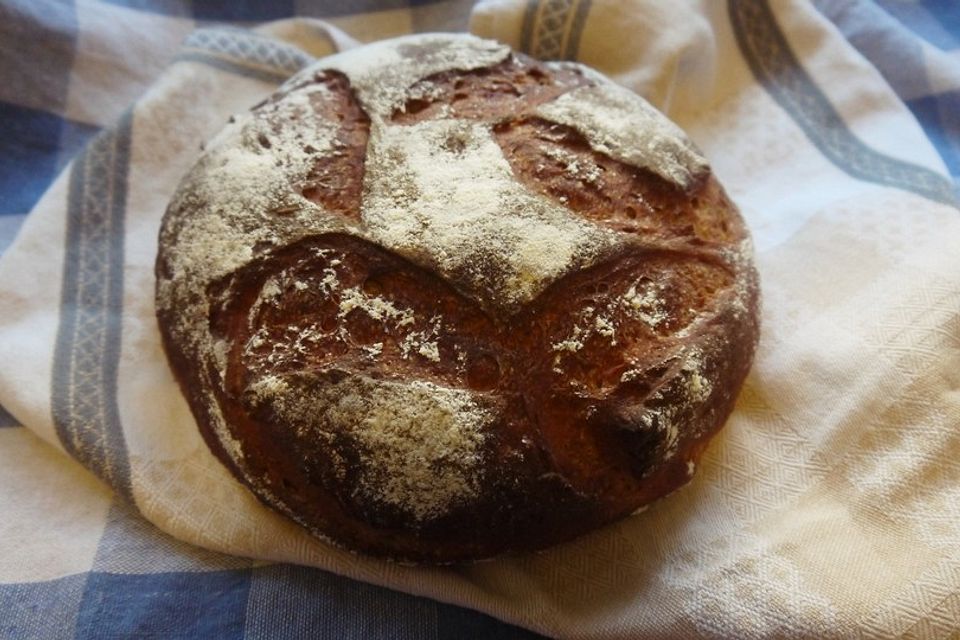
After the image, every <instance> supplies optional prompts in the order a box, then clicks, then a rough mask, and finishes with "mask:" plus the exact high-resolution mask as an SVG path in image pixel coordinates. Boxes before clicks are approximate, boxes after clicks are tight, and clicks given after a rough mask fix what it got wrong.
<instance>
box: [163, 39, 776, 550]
mask: <svg viewBox="0 0 960 640" xmlns="http://www.w3.org/2000/svg"><path fill="white" fill-rule="evenodd" d="M159 246H160V248H159V255H158V257H157V264H156V273H157V291H156V302H157V315H158V318H159V325H160V329H161V333H162V335H163V341H164V346H165V349H166V352H167V355H168V357H169V360H170V363H171V365H172V369H173V372H174V374H175V376H176V378H177V380H178V382H179V384H180V386H181V389H182V391H183V393H184V395H185V396H186V398H187V400H188V402H189V404H190V407H191V409H192V411H193V414H194V416H195V417H196V420H197V423H198V424H199V428H200V431H201V432H202V434H203V436H204V438H205V440H206V442H207V444H208V445H209V446H210V448H211V450H212V451H213V453H214V454H215V455H216V456H217V457H218V458H219V459H220V460H221V461H222V462H223V464H225V465H226V466H227V467H228V468H229V469H230V470H231V471H232V472H233V474H234V475H235V476H236V477H237V478H238V479H239V480H240V481H241V482H242V483H244V484H245V485H246V486H247V487H249V488H250V490H251V491H252V492H253V493H254V494H256V495H257V496H258V497H259V498H260V499H261V500H262V501H263V502H264V503H266V504H267V505H269V506H270V507H272V508H274V509H276V510H278V511H280V512H282V513H284V514H286V515H287V516H289V517H290V518H292V519H294V520H296V521H297V522H299V523H300V524H301V525H303V526H304V527H306V528H307V529H308V530H309V531H310V532H312V533H313V534H314V535H316V536H319V537H322V538H325V539H328V540H331V541H333V542H334V543H336V544H338V545H341V546H343V547H346V548H349V549H352V550H357V551H362V552H367V553H371V554H375V555H378V556H383V557H388V558H393V559H397V560H404V561H413V562H428V563H445V562H457V561H465V560H475V559H479V558H485V557H490V556H493V555H496V554H501V553H504V552H513V551H523V550H532V549H539V548H543V547H545V546H548V545H551V544H554V543H557V542H560V541H563V540H567V539H570V538H572V537H574V536H577V535H579V534H582V533H584V532H586V531H589V530H591V529H594V528H596V527H599V526H601V525H603V524H605V523H609V522H611V521H614V520H617V519H619V518H623V517H625V516H628V515H629V514H631V513H633V512H635V511H636V510H637V509H638V508H640V507H642V506H643V505H646V504H647V503H649V502H651V501H653V500H655V499H657V498H660V497H662V496H664V495H666V494H667V493H669V492H671V491H673V490H675V489H676V488H678V487H680V486H681V485H683V484H685V483H686V482H687V481H688V480H689V479H690V477H691V475H692V474H693V473H694V470H695V467H696V463H697V461H698V460H699V458H700V456H701V454H702V453H703V450H704V448H705V447H706V445H707V443H708V441H709V439H710V438H711V437H712V436H713V435H714V434H715V433H717V431H718V430H719V429H720V428H721V426H722V425H723V423H724V421H725V420H726V419H727V417H728V416H729V414H730V412H731V410H732V408H733V405H734V401H735V399H736V396H737V392H738V390H739V388H740V386H741V384H742V382H743V380H744V378H745V376H746V374H747V371H748V369H749V367H750V363H751V360H752V357H753V353H754V349H755V345H756V341H757V336H758V309H757V307H758V289H757V276H756V272H755V270H754V267H753V265H752V255H751V254H752V249H751V244H750V239H749V235H748V232H747V230H746V228H745V227H744V224H743V221H742V219H741V217H740V215H739V214H738V212H737V210H736V208H735V206H734V205H733V204H732V203H731V201H730V200H729V199H728V197H727V196H726V194H725V193H724V191H723V189H722V188H721V186H720V185H719V183H718V182H717V180H716V179H715V177H714V176H713V175H712V173H711V171H710V168H709V166H708V164H707V162H706V161H705V159H704V158H703V157H702V156H701V154H700V152H699V151H698V150H697V149H696V148H695V147H694V146H693V145H692V144H691V142H690V141H689V140H688V139H687V137H686V136H685V135H684V134H683V132H682V131H681V130H680V129H679V128H678V127H677V126H675V125H674V124H672V123H671V122H670V121H669V120H667V119H666V118H665V117H664V116H663V115H661V114H660V113H659V112H658V111H656V110H655V109H654V108H653V107H651V106H650V105H649V104H648V103H647V102H645V101H644V100H643V99H641V98H639V97H638V96H636V95H635V94H633V93H631V92H630V91H627V90H625V89H623V88H621V87H619V86H617V85H616V84H614V83H613V82H611V81H610V80H608V79H606V78H605V77H603V76H601V75H600V74H598V73H596V72H594V71H592V70H590V69H588V68H586V67H583V66H581V65H578V64H572V63H565V62H563V63H561V62H538V61H535V60H532V59H530V58H528V57H525V56H523V55H520V54H516V53H513V52H511V51H510V49H509V48H508V47H505V46H503V45H500V44H498V43H495V42H491V41H487V40H481V39H478V38H475V37H472V36H467V35H449V34H433V35H419V36H412V37H405V38H399V39H396V40H390V41H385V42H380V43H377V44H374V45H369V46H366V47H362V48H359V49H355V50H351V51H348V52H346V53H341V54H339V55H335V56H333V57H329V58H324V59H323V60H321V61H319V62H318V63H317V64H316V65H314V66H312V67H310V68H308V69H306V70H304V71H302V72H300V73H298V74H297V75H296V76H294V77H293V78H292V79H291V80H290V81H288V82H287V83H286V84H284V85H283V86H282V87H281V88H280V90H279V91H277V92H276V93H275V94H273V95H272V96H270V97H269V98H267V99H266V100H264V101H263V102H262V103H260V104H259V105H257V106H255V107H254V108H253V109H252V110H251V111H250V112H249V113H247V114H245V115H243V116H238V117H236V118H231V123H230V124H229V125H228V126H227V127H226V128H225V129H224V130H223V132H222V133H221V134H220V135H219V136H217V137H216V139H215V140H213V141H212V143H210V144H209V145H208V146H207V150H206V152H205V153H204V154H203V156H202V157H201V158H200V160H199V161H198V162H197V164H196V166H195V167H194V168H193V169H192V170H191V171H190V172H189V174H188V175H187V176H186V177H185V179H184V180H183V182H182V183H181V185H180V187H179V188H178V190H177V193H176V195H175V196H174V198H173V200H172V202H171V203H170V205H169V208H168V209H167V212H166V215H165V217H164V220H163V225H162V229H161V232H160V245H159Z"/></svg>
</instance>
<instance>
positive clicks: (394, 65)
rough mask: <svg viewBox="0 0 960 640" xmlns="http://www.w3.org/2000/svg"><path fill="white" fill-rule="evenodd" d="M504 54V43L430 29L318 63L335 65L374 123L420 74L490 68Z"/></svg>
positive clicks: (295, 79)
mask: <svg viewBox="0 0 960 640" xmlns="http://www.w3.org/2000/svg"><path fill="white" fill-rule="evenodd" d="M509 55H510V48H509V47H507V46H504V45H502V44H499V43H497V42H494V41H492V40H482V39H480V38H475V37H472V36H462V35H454V34H429V35H427V36H407V37H404V38H396V39H394V40H391V41H385V42H378V43H373V44H371V45H367V46H365V47H363V49H362V50H357V51H346V52H343V53H340V54H337V55H334V56H330V57H328V58H324V59H323V60H322V61H321V62H320V63H318V66H319V65H322V67H323V68H329V69H337V70H338V71H340V72H342V73H344V74H345V75H346V76H347V77H348V78H350V83H351V85H352V86H353V87H354V90H355V91H356V92H357V96H358V97H359V99H360V102H361V104H363V107H364V109H366V111H367V113H368V114H369V115H370V117H371V119H373V120H374V122H375V123H377V122H380V121H384V120H387V119H389V117H390V115H391V114H392V113H393V112H394V110H396V109H397V108H399V107H400V106H401V105H403V104H404V102H405V101H406V99H407V97H408V91H409V88H410V87H411V86H413V85H414V84H416V83H417V82H418V81H420V80H422V79H423V78H427V77H429V76H431V75H434V74H438V73H441V72H445V71H449V70H451V69H459V70H463V71H469V70H471V69H480V68H484V67H492V66H494V65H497V64H498V63H500V62H502V61H503V60H504V59H506V58H507V57H508V56H509ZM313 68H314V67H311V68H308V69H306V70H304V71H301V72H300V73H299V74H297V75H296V76H294V77H293V78H291V79H290V80H289V81H288V82H287V84H291V85H295V84H296V83H297V82H298V81H299V79H300V78H302V77H304V76H305V75H307V74H309V73H310V72H311V70H312V69H313Z"/></svg>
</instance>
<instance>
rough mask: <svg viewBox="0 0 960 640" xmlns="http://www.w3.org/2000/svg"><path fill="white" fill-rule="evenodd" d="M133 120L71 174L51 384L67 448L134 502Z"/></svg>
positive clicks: (100, 142) (105, 137) (96, 145)
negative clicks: (129, 355) (127, 228)
mask: <svg viewBox="0 0 960 640" xmlns="http://www.w3.org/2000/svg"><path fill="white" fill-rule="evenodd" d="M132 120H133V118H132V115H130V114H129V113H128V115H126V116H124V118H123V119H122V120H121V122H120V123H119V124H118V126H117V128H116V129H114V130H112V131H105V132H104V133H102V134H101V135H99V136H98V137H97V138H95V139H94V141H93V143H91V144H90V146H89V147H88V148H87V150H86V151H85V152H84V153H83V154H82V155H81V156H80V157H79V159H78V160H77V162H76V163H74V165H73V169H72V171H71V175H70V189H69V199H68V204H67V238H66V251H65V253H66V255H65V260H64V268H63V287H62V293H61V308H60V326H59V329H58V332H57V342H56V345H55V348H54V355H53V371H54V374H53V381H52V385H51V401H52V412H53V421H54V424H55V426H56V430H57V435H58V436H59V438H60V441H61V443H62V444H63V447H64V449H65V450H66V451H67V453H69V454H70V455H71V456H73V457H74V458H76V459H77V460H79V461H80V462H81V463H82V464H83V465H84V466H86V467H87V468H89V469H90V470H92V471H93V472H94V473H96V474H97V475H98V476H99V477H100V478H101V479H102V480H104V481H105V482H107V483H108V484H109V485H110V486H112V487H113V488H114V490H116V491H117V492H118V493H120V494H121V495H123V496H125V497H127V498H128V499H131V500H132V495H131V489H130V468H129V461H128V460H127V452H126V443H125V441H124V436H123V429H122V427H121V426H120V416H119V409H118V407H117V396H116V394H117V367H118V363H119V360H120V327H121V311H122V303H123V227H124V216H125V212H126V188H127V184H126V183H127V170H128V167H129V154H130V136H131V128H132Z"/></svg>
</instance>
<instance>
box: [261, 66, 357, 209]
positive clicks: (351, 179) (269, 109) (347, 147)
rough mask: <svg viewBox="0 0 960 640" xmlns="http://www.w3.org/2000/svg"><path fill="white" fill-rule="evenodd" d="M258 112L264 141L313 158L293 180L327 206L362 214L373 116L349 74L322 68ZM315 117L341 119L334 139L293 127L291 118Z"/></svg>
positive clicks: (268, 145) (303, 192)
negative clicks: (322, 140) (317, 137)
mask: <svg viewBox="0 0 960 640" xmlns="http://www.w3.org/2000/svg"><path fill="white" fill-rule="evenodd" d="M253 112H254V114H256V115H257V116H258V118H259V120H261V121H262V122H263V123H264V124H265V125H266V126H265V127H263V128H261V131H260V132H259V133H258V135H257V139H258V141H259V142H260V144H261V145H262V146H264V147H265V148H267V149H271V148H273V146H274V145H276V144H278V141H279V143H280V144H281V145H282V148H281V149H279V150H278V151H280V152H281V153H290V152H291V151H292V152H296V153H300V154H305V155H306V156H309V157H311V160H310V162H309V169H308V170H307V171H306V173H305V174H304V175H303V176H302V177H301V178H299V179H298V180H297V182H295V183H294V185H295V187H296V188H297V190H298V191H299V192H300V194H301V195H302V196H303V197H304V198H305V199H307V200H309V201H311V202H314V203H316V204H318V205H320V206H322V207H323V208H324V210H326V211H329V212H333V213H337V214H339V215H342V216H345V217H348V218H354V219H355V218H357V217H359V213H360V197H361V185H362V178H361V176H362V175H363V165H364V161H365V158H366V149H367V139H368V138H369V136H370V119H369V118H368V117H367V114H366V113H365V112H364V111H363V109H362V108H361V107H360V103H359V102H358V101H357V99H356V96H355V95H354V92H353V91H352V89H351V88H350V83H349V81H348V80H347V78H346V76H344V75H343V74H341V73H339V72H336V71H331V70H321V71H317V72H315V73H314V74H313V76H312V78H311V81H310V82H306V83H301V85H299V86H298V87H296V88H293V89H290V90H288V91H286V92H285V93H279V94H277V95H276V96H273V97H271V98H270V99H268V100H267V101H266V102H265V103H264V104H263V105H261V106H259V107H257V108H256V109H254V111H253ZM312 120H321V121H326V122H334V123H336V131H335V135H334V137H333V138H332V139H331V140H330V141H329V143H327V144H317V142H318V141H317V140H314V138H313V136H311V135H309V130H308V134H307V135H304V133H303V131H302V127H300V126H291V122H301V121H312ZM298 210H299V207H298V205H297V204H296V203H292V204H284V205H281V206H278V207H276V208H274V209H273V210H272V212H273V213H274V214H276V215H289V214H292V213H295V212H297V211H298Z"/></svg>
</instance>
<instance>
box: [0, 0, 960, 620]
mask: <svg viewBox="0 0 960 640" xmlns="http://www.w3.org/2000/svg"><path fill="white" fill-rule="evenodd" d="M288 4H289V3H275V4H274V3H271V4H269V5H267V4H265V3H264V4H254V3H249V5H248V4H247V3H237V4H236V5H231V6H230V7H228V8H223V6H221V5H220V4H219V3H218V4H217V5H216V7H218V8H217V9H214V8H213V7H214V5H213V4H211V5H209V6H204V5H201V4H200V3H196V4H195V5H186V4H181V3H175V2H173V1H172V0H167V1H163V0H157V1H151V0H141V1H133V2H126V3H120V2H118V3H111V4H105V3H92V2H91V3H77V4H75V5H73V4H62V3H56V4H54V3H49V4H48V3H26V2H24V3H10V2H8V3H5V4H3V5H0V12H2V15H0V18H3V20H0V53H2V55H0V78H2V79H3V82H0V110H2V113H0V115H2V116H3V118H2V119H0V122H2V123H3V124H0V126H3V127H7V128H8V129H9V130H10V131H11V133H12V134H14V136H13V138H14V140H17V141H19V143H18V144H17V146H15V147H13V148H12V149H5V150H4V151H3V153H0V168H2V170H3V173H2V176H0V179H2V183H0V188H2V191H0V192H2V193H3V196H4V200H3V202H4V204H3V205H2V206H3V208H4V211H3V213H4V214H5V215H4V216H2V217H0V232H2V231H3V230H4V229H5V230H6V236H4V235H3V234H2V233H0V238H2V237H7V238H10V237H12V236H13V230H17V233H16V238H15V239H14V240H13V241H12V244H10V246H9V248H7V249H6V250H5V252H4V255H3V257H2V259H0V404H2V405H3V407H4V408H5V409H6V412H8V413H7V414H6V415H5V417H4V418H3V422H2V423H3V424H22V425H24V427H25V428H15V427H14V428H5V429H0V461H2V464H0V478H2V482H0V484H2V486H3V487H4V488H3V489H0V509H2V512H3V513H4V514H5V515H6V517H5V518H4V521H3V522H0V534H2V537H0V539H2V540H3V541H4V542H3V543H2V544H3V545H4V546H3V549H4V553H3V554H0V604H2V605H3V606H0V635H7V636H10V637H61V636H75V637H128V636H136V635H138V634H139V635H151V634H152V635H156V636H160V637H213V638H218V637H271V638H274V637H276V638H281V637H304V636H310V635H323V634H324V633H328V634H329V635H333V634H334V633H335V634H337V635H340V636H344V637H364V638H368V637H398V638H406V637H410V638H421V637H437V638H444V637H450V638H453V637H492V638H500V637H503V638H508V637H510V638H512V637H531V635H532V634H530V633H528V632H527V631H524V630H522V629H519V628H515V627H511V626H507V625H504V624H501V623H499V622H497V621H495V620H493V619H492V618H490V617H487V616H484V615H480V614H476V613H473V612H470V611H466V610H464V609H461V608H459V607H466V608H468V609H471V610H475V611H479V612H482V613H483V614H488V615H489V616H493V617H495V618H497V619H499V620H502V621H505V622H507V623H510V624H513V625H519V627H522V628H524V629H528V630H530V631H532V632H536V633H541V634H546V635H550V636H556V637H564V638H568V637H569V638H646V637H649V638H662V637H676V638H693V637H711V638H847V637H871V638H873V637H877V638H887V637H890V638H893V637H918V638H951V637H958V634H960V251H958V249H960V210H958V208H957V192H958V189H957V184H958V182H957V178H958V177H960V165H958V161H957V160H958V144H960V142H958V135H957V134H958V131H960V123H958V120H957V118H958V115H957V114H958V113H960V110H958V109H957V108H956V107H957V102H958V95H960V62H958V61H960V14H958V12H957V10H956V8H955V7H952V5H950V4H948V3H946V2H944V3H942V6H938V5H939V4H940V3H937V2H933V1H925V2H909V3H908V2H894V1H893V0H885V1H883V2H881V3H879V4H874V3H870V2H866V1H865V0H863V1H858V0H829V1H828V0H819V1H818V2H817V3H816V4H815V5H814V4H809V3H806V2H799V1H784V0H770V1H769V2H764V1H759V0H743V1H738V0H730V1H729V2H714V1H708V0H702V1H701V2H696V1H693V0H691V1H688V2H682V3H662V2H657V1H655V0H630V1H628V2H624V1H619V0H592V1H590V0H542V1H541V2H535V1H531V2H522V1H511V0H486V1H483V2H480V3H479V4H477V5H476V6H475V7H473V8H472V13H471V14H470V16H469V28H470V30H471V31H473V32H474V33H476V34H477V35H480V36H484V37H490V38H496V39H498V40H501V41H503V42H506V43H508V44H510V45H512V46H514V47H515V48H517V49H520V50H523V51H526V52H528V53H530V54H532V55H534V56H536V57H541V58H551V59H561V58H564V59H577V60H580V61H582V62H585V63H587V64H589V65H591V66H594V67H596V68H598V69H599V70H601V71H603V72H605V73H607V74H608V75H610V76H611V77H612V78H613V79H614V80H616V81H618V82H620V83H621V84H623V85H624V86H626V87H628V88H630V89H632V90H634V91H636V92H637V93H639V94H640V95H642V96H644V97H645V98H647V99H648V100H649V101H650V102H651V103H653V104H654V105H655V106H657V107H658V108H660V109H661V110H663V111H664V112H665V113H666V114H667V115H668V116H670V117H671V118H672V119H673V120H675V121H676V122H677V123H678V124H679V125H680V126H682V127H683V128H684V129H685V130H686V131H687V132H688V133H689V134H690V136H691V138H692V139H693V140H694V142H696V144H697V145H698V146H699V147H700V148H701V149H702V150H703V151H704V153H705V155H706V156H707V157H708V158H709V159H710V161H711V163H712V165H713V168H714V170H715V172H716V173H717V175H718V176H719V178H720V180H721V181H722V182H723V183H724V185H725V186H726V187H727V189H728V191H729V193H730V195H731V196H732V198H733V200H734V201H735V202H737V203H738V205H739V206H740V208H741V210H742V212H743V214H744V217H745V218H746V220H747V223H748V225H749V226H750V228H751V230H752V232H753V236H754V241H755V245H756V259H757V266H758V269H759V271H760V276H761V285H762V291H763V301H764V302H763V317H762V332H763V333H762V338H761V342H760V347H759V351H758V354H757V359H756V362H755V365H754V367H753V371H752V372H751V374H750V376H749V378H748V379H747V382H746V385H745V387H744V390H743V392H742V393H741V396H740V398H739V401H738V404H737V408H736V410H735V412H734V414H733V416H732V417H731V419H730V421H729V422H728V425H727V427H726V428H725V430H724V431H723V432H722V433H721V435H720V436H718V438H717V439H716V440H715V442H714V443H712V444H711V446H710V447H709V449H708V450H707V453H706V455H705V458H704V460H703V462H702V464H701V465H700V468H699V469H698V471H697V474H696V476H695V477H694V479H693V481H692V482H691V484H690V485H689V486H687V487H685V488H684V489H682V490H681V491H678V492H677V493H676V494H674V495H672V496H671V497H669V498H667V499H664V500H662V501H660V502H658V503H656V504H655V505H653V506H652V507H651V508H650V509H649V510H647V511H646V512H644V513H641V514H638V515H636V516H633V517H631V518H629V519H628V520H626V521H623V522H621V523H618V524H615V525H613V526H610V527H606V528H604V529H602V530H600V531H596V532H594V533H592V534H590V535H587V536H585V537H583V538H581V539H579V540H576V541H574V542H571V543H568V544H564V545H560V546H558V547H555V548H553V549H550V550H548V551H546V552H544V553H542V554H531V555H524V556H518V557H510V558H502V559H498V560H495V561H491V562H486V563H481V564H476V565H471V566H463V567H452V568H417V567H405V566H398V565H395V564H390V563H385V562H381V561H377V560H373V559H370V558H365V557H360V556H355V555H352V554H349V553H347V552H344V551H340V550H337V549H335V548H332V547H330V546H328V545H325V544H323V543H321V542H318V541H316V540H314V539H312V538H310V537H309V536H308V535H307V534H306V533H304V532H303V531H302V530H300V529H299V528H298V527H297V526H295V525H293V524H291V523H289V522H287V521H286V520H285V519H283V518H282V517H280V516H277V515H275V514H273V513H272V512H270V511H269V510H267V509H266V508H265V507H263V506H262V505H261V504H260V503H259V502H258V501H257V500H256V499H254V498H253V497H252V496H251V495H250V494H249V493H248V492H247V491H246V490H245V489H243V487H242V486H240V485H239V483H237V482H236V481H234V480H233V478H232V477H231V476H230V474H229V473H228V472H227V471H226V470H225V469H224V468H223V467H222V466H221V465H220V464H219V463H218V462H217V461H216V460H215V459H214V458H213V456H212V455H211V454H210V453H209V451H208V450H207V448H206V446H205V445H204V443H203V442H202V440H201V438H200V436H199V433H198V432H197V430H196V426H195V424H194V421H193V419H192V417H191V415H190V413H189V410H188V409H187V406H186V403H185V401H184V400H183V398H182V397H181V396H180V394H179V391H178V389H177V387H176V385H175V383H174V381H173V377H172V374H171V373H170V371H169V369H168V367H167V364H166V359H165V357H164V355H163V352H162V349H161V347H160V341H159V333H158V330H157V327H156V321H155V318H154V308H153V289H154V288H153V275H152V274H153V261H154V258H155V255H156V243H157V230H158V227H159V222H160V218H161V216H162V214H163V211H164V208H165V206H166V203H167V201H168V200H169V198H170V196H171V194H172V193H173V191H174V189H175V187H176V185H177V182H178V181H179V179H180V177H181V176H182V175H183V174H184V173H185V172H186V171H187V169H188V168H189V167H190V166H191V165H192V163H193V162H194V161H195V160H196V158H197V156H198V154H199V148H200V145H201V143H202V142H203V141H204V140H207V139H210V138H211V137H212V136H213V135H214V134H215V133H216V132H217V131H218V129H219V128H220V127H221V126H222V125H223V124H224V123H225V122H226V120H227V118H228V117H229V116H230V115H231V114H233V113H239V112H241V111H243V110H245V109H247V108H249V107H250V106H251V105H253V104H255V103H256V102H258V101H259V100H260V99H261V98H262V97H263V96H265V95H266V94H268V93H269V92H271V91H272V90H273V89H274V88H275V87H277V86H278V85H279V84H280V83H281V82H282V81H283V80H284V79H286V78H287V77H289V75H290V74H292V73H293V72H295V71H296V70H298V69H300V68H302V67H303V66H305V65H307V64H310V63H311V62H312V61H313V60H314V59H316V58H319V57H322V56H324V55H327V54H329V53H332V52H334V51H337V50H342V49H344V48H348V47H352V46H356V44H357V43H358V42H360V41H366V40H373V39H378V38H382V37H389V36H392V35H399V34H400V33H406V32H411V31H427V30H442V29H459V28H466V27H467V26H468V24H467V13H468V12H469V11H470V7H469V5H467V4H464V3H460V2H436V3H429V2H416V3H411V4H409V5H408V4H407V3H406V2H399V1H397V2H382V3H378V4H377V5H370V6H366V5H364V6H362V7H359V8H358V5H352V4H351V3H346V2H342V3H337V2H328V3H325V4H323V9H322V10H310V9H305V8H303V7H300V6H299V5H297V6H293V5H290V6H288ZM314 9H316V8H315V7H314ZM294 14H298V15H305V16H312V17H307V18H298V19H285V20H280V21H274V22H269V23H267V24H264V25H261V26H259V27H257V28H256V29H253V30H251V29H246V28H241V26H242V25H240V24H238V21H245V22H261V21H264V20H270V19H273V18H285V17H287V16H291V15H294ZM317 16H319V17H321V18H323V20H318V19H316V17H317ZM210 22H230V23H232V24H229V25H218V26H213V25H211V24H209V23H210ZM198 27H199V29H198ZM38 33H42V34H43V37H42V38H38V37H37V35H38ZM348 34H349V35H348ZM8 139H9V136H8ZM7 144H9V142H7ZM80 149H82V151H81V152H80V153H79V155H74V154H76V152H77V151H79V150H80ZM951 174H952V175H951ZM28 210H29V214H28V215H27V211H28ZM3 221H7V222H3ZM6 244H7V243H2V244H0V246H5V245H6ZM45 443H46V444H45ZM51 445H52V446H51ZM57 450H59V451H57ZM64 454H66V455H64ZM311 567H312V568H311ZM383 587H387V588H386V589H384V588H383ZM438 602H442V603H449V604H451V605H458V606H448V605H445V604H444V605H441V604H438ZM51 603H56V604H55V606H53V608H51ZM51 610H55V611H56V615H50V614H49V612H50V611H51Z"/></svg>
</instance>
